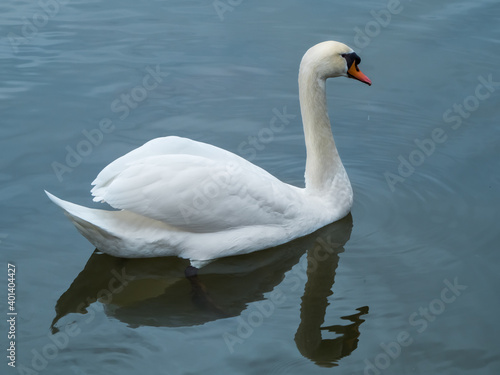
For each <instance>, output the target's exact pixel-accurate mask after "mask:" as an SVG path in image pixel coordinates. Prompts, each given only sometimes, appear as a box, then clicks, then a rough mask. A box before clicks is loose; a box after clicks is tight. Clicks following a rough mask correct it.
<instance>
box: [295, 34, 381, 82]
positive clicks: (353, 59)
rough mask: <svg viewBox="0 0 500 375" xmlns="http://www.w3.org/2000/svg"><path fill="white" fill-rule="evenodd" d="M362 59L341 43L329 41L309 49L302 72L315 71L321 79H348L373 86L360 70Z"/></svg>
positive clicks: (303, 61) (304, 58)
mask: <svg viewBox="0 0 500 375" xmlns="http://www.w3.org/2000/svg"><path fill="white" fill-rule="evenodd" d="M360 62H361V58H360V57H359V56H358V55H357V54H356V52H354V51H353V50H352V48H350V47H348V46H346V45H345V44H343V43H340V42H334V41H327V42H323V43H319V44H316V45H315V46H313V47H311V48H309V50H308V51H307V52H306V53H305V55H304V57H303V58H302V62H301V63H300V69H301V70H308V71H313V72H314V73H315V74H317V75H318V77H319V78H321V79H327V78H332V77H348V78H354V79H357V80H358V81H361V82H364V83H366V84H367V85H371V84H372V81H370V79H369V78H368V77H367V76H365V75H364V74H363V73H362V72H361V71H360V70H359V67H358V65H359V63H360Z"/></svg>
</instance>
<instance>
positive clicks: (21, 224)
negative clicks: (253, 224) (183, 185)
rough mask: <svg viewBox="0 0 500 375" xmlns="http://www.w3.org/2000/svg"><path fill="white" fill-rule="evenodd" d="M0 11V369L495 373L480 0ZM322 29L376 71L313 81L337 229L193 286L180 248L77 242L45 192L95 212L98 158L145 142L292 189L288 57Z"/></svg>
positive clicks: (493, 215)
mask: <svg viewBox="0 0 500 375" xmlns="http://www.w3.org/2000/svg"><path fill="white" fill-rule="evenodd" d="M214 4H215V5H214ZM0 8H1V13H0V14H1V16H0V19H1V23H0V25H1V26H0V30H1V34H2V37H3V39H2V44H1V48H0V58H1V67H2V69H1V70H0V77H1V83H0V97H1V100H0V108H1V114H2V126H1V129H0V143H1V146H0V149H1V152H2V157H1V160H0V166H1V170H0V180H1V194H0V200H1V210H2V216H1V224H2V225H1V232H0V236H1V238H0V240H1V243H0V246H1V249H2V264H3V265H2V269H3V273H4V274H3V276H2V278H3V280H4V281H3V282H2V285H3V286H2V292H1V293H0V295H1V296H2V298H1V301H2V311H3V314H4V316H3V318H2V321H3V323H2V324H1V330H2V332H0V336H1V337H2V339H1V340H0V342H1V343H2V350H3V351H4V354H5V352H8V353H9V350H8V349H9V346H10V345H11V344H10V341H11V340H9V339H8V338H7V334H8V329H10V328H9V327H10V326H12V324H11V323H6V320H7V319H8V318H9V317H11V316H8V315H7V312H8V310H7V308H8V306H9V305H8V304H7V301H8V299H7V293H8V292H7V285H8V282H7V276H8V274H7V263H12V264H14V265H15V267H16V305H15V307H16V312H18V315H17V316H16V320H15V322H16V324H15V326H14V329H15V334H16V338H15V340H14V341H15V355H16V357H15V365H16V368H12V367H9V365H8V363H9V362H10V361H11V360H9V359H8V358H6V357H5V355H4V356H3V360H2V362H3V363H1V364H0V366H1V368H2V369H1V373H2V374H52V375H56V374H64V375H68V374H70V375H71V374H79V375H83V374H86V375H91V374H120V375H128V374H134V375H135V374H160V373H161V374H172V375H174V374H371V375H378V374H454V375H455V374H471V375H478V374H495V375H496V374H498V373H500V339H499V336H500V329H499V328H500V327H499V323H498V316H497V315H498V312H499V309H500V295H499V293H498V287H499V283H500V276H499V266H498V265H499V264H500V255H499V252H498V250H499V248H498V244H499V242H500V236H499V224H498V223H499V221H500V214H499V203H500V198H499V183H500V178H499V170H500V168H499V167H500V158H499V153H500V146H499V145H500V142H499V141H498V139H499V138H498V134H499V130H500V125H499V121H498V119H499V118H500V117H499V100H500V73H499V71H498V67H499V66H500V5H499V3H498V1H495V0H474V1H472V0H458V1H442V0H438V1H433V2H423V1H416V0H414V1H409V0H406V1H404V0H401V2H398V1H397V0H388V1H385V0H383V1H381V0H372V1H358V2H350V3H346V2H345V1H326V0H321V1H320V0H318V1H315V2H314V3H313V2H305V1H298V0H287V1H284V0H277V1H272V2H269V1H263V0H260V1H245V0H241V1H240V0H238V1H237V0H234V1H233V0H231V1H230V0H221V1H216V2H214V1H213V0H209V1H199V0H195V1H189V2H187V1H178V0H177V1H175V0H170V1H151V2H134V1H116V0H110V1H102V0H92V1H90V0H88V1H82V0H78V1H57V0H42V1H40V2H28V1H24V0H20V1H15V2H14V1H10V2H5V4H2V5H1V6H0ZM329 39H334V40H339V41H342V42H344V43H346V44H348V45H350V46H351V47H353V48H354V49H355V50H356V51H357V52H358V54H359V55H360V56H361V58H362V63H361V69H362V70H363V72H364V73H365V74H366V75H367V76H368V77H370V78H371V80H372V81H373V86H371V87H368V86H366V85H363V84H361V83H360V82H356V81H353V80H347V79H335V80H330V81H329V82H328V100H329V108H330V116H331V119H332V127H333V131H334V135H335V139H336V142H337V145H338V147H339V151H340V153H341V156H342V159H343V161H344V164H345V166H346V169H347V171H348V174H349V176H350V179H351V182H352V185H353V189H354V194H355V200H354V207H353V210H352V216H349V217H347V218H345V219H344V220H342V221H341V222H339V223H335V224H332V225H330V226H327V227H325V228H323V229H322V230H320V231H318V232H316V233H314V234H312V235H310V236H307V237H305V238H302V239H299V240H296V241H294V242H292V243H290V244H286V245H283V246H280V247H278V248H275V249H270V250H266V251H262V252H258V253H255V254H252V255H248V256H243V257H236V258H228V259H223V260H220V261H218V262H215V263H213V264H211V265H209V266H207V267H206V268H205V269H202V270H201V272H200V275H199V276H198V279H194V280H192V281H191V282H190V281H188V280H187V279H185V278H184V274H183V272H184V268H185V267H186V261H184V260H180V259H170V258H166V259H153V260H125V259H118V258H113V257H109V256H106V255H103V254H101V253H99V252H96V253H94V248H93V247H92V245H91V244H89V243H88V242H87V241H86V240H85V239H84V238H83V237H82V236H80V235H79V233H78V232H77V231H76V230H75V229H74V227H73V226H72V224H71V223H70V222H69V221H68V220H67V219H66V218H65V217H64V215H63V214H62V212H61V210H60V209H59V208H58V207H56V206H55V205H53V204H52V203H51V202H50V201H49V200H48V199H47V197H46V196H45V194H44V193H43V189H47V190H49V191H50V192H52V193H54V194H56V195H58V196H60V197H61V198H63V199H67V200H70V201H73V202H76V203H79V204H84V205H93V206H96V204H92V203H91V199H90V193H89V188H90V182H91V181H92V180H93V178H94V177H95V176H96V175H97V173H98V172H99V171H100V170H101V169H102V168H103V167H104V166H105V165H107V164H108V163H109V162H110V161H112V160H114V159H115V158H116V157H118V156H120V155H122V154H124V153H126V152H128V151H130V150H131V149H133V148H135V147H138V146H140V145H141V144H143V143H144V142H145V141H147V140H149V139H152V138H155V137H159V136H165V135H179V136H185V137H189V138H192V139H195V140H200V141H204V142H207V143H211V144H214V145H217V146H220V147H223V148H225V149H228V150H230V151H233V152H235V153H239V154H240V155H242V156H243V157H246V158H248V159H250V160H251V161H252V162H254V163H256V164H258V165H259V166H261V167H263V168H265V169H266V170H268V171H269V172H271V173H272V174H274V175H276V176H277V177H279V178H280V179H282V180H283V181H286V182H288V183H291V184H296V185H299V186H303V174H304V164H305V147H304V140H303V132H302V125H301V120H300V111H299V102H298V92H297V72H298V66H299V62H300V59H301V57H302V54H303V53H304V52H305V51H306V50H307V49H308V48H309V47H310V46H312V45H314V44H315V43H318V42H320V41H323V40H329ZM148 75H149V76H150V77H153V79H154V80H151V79H150V78H146V77H148ZM277 111H278V112H279V113H283V112H286V113H287V115H288V116H289V117H288V119H289V121H288V122H286V123H284V126H283V127H282V130H280V131H274V132H271V133H270V132H269V129H270V121H271V120H272V119H273V117H274V116H276V112H277ZM294 116H295V117H294ZM263 129H267V130H263ZM264 136H265V137H264ZM89 137H90V138H92V137H93V138H92V139H93V140H94V143H90V141H88V138H89ZM249 137H257V140H258V141H259V142H258V144H257V145H256V146H254V147H251V148H250V147H248V146H246V144H245V143H244V142H248V140H249ZM266 137H267V138H266ZM6 349H7V350H6Z"/></svg>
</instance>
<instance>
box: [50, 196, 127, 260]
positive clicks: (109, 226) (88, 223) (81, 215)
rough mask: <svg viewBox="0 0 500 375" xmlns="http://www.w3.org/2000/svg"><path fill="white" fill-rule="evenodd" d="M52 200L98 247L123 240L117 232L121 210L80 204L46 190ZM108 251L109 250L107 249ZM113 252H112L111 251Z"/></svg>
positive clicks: (105, 246) (104, 246)
mask: <svg viewBox="0 0 500 375" xmlns="http://www.w3.org/2000/svg"><path fill="white" fill-rule="evenodd" d="M45 193H46V194H47V196H48V197H49V198H50V200H51V201H52V202H54V203H55V204H56V205H58V206H59V207H61V208H62V209H63V211H64V214H65V215H66V216H67V217H68V218H69V219H70V220H71V222H72V223H73V224H74V226H75V227H76V229H78V231H79V232H80V233H81V234H82V235H83V236H84V237H85V238H86V239H87V240H89V241H90V242H91V243H92V244H93V245H94V246H95V247H97V248H98V249H101V248H108V247H109V245H110V244H113V243H114V246H112V247H116V245H117V244H119V243H120V242H121V240H120V238H119V236H118V235H117V234H115V230H116V224H117V223H116V221H117V219H119V218H118V217H117V216H118V215H117V214H119V212H120V211H105V210H98V209H93V208H88V207H84V206H80V205H77V204H74V203H71V202H68V201H65V200H62V199H60V198H58V197H56V196H55V195H52V194H50V193H49V192H48V191H45ZM106 252H108V251H106ZM109 253H111V252H109Z"/></svg>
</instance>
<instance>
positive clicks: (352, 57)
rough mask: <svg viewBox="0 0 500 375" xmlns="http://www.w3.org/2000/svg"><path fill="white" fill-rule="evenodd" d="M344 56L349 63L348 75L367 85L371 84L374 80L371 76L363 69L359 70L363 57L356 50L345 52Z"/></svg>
mask: <svg viewBox="0 0 500 375" xmlns="http://www.w3.org/2000/svg"><path fill="white" fill-rule="evenodd" d="M342 57H343V58H344V59H345V61H346V63H347V77H349V78H354V79H357V80H358V81H361V82H363V83H366V84H367V85H369V86H371V84H372V81H371V80H370V78H368V77H367V76H365V75H364V74H363V72H361V70H359V68H358V65H359V63H360V62H361V57H359V56H358V55H357V54H356V53H355V52H351V53H344V54H342Z"/></svg>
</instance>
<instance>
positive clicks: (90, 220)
mask: <svg viewBox="0 0 500 375" xmlns="http://www.w3.org/2000/svg"><path fill="white" fill-rule="evenodd" d="M358 63H359V57H357V55H356V54H354V53H353V51H352V50H351V49H350V48H349V47H347V46H346V45H344V44H341V43H338V42H324V43H320V44H318V45H316V46H314V47H312V48H311V49H309V51H308V52H307V53H306V54H305V55H304V57H303V59H302V62H301V66H300V73H299V89H300V103H301V112H302V119H303V124H304V133H305V140H306V148H307V164H306V173H305V179H306V187H305V188H303V189H302V188H297V187H295V186H292V185H288V184H286V183H283V182H282V181H280V180H278V179H277V178H275V177H273V176H272V175H271V174H269V173H268V172H266V171H265V170H263V169H261V168H259V167H257V166H256V165H254V164H252V163H250V162H248V161H247V160H245V159H243V158H241V157H239V156H237V155H235V154H233V153H231V152H228V151H225V150H222V149H220V148H218V147H215V146H211V145H208V144H205V143H200V142H195V141H192V140H189V139H185V138H179V137H165V138H157V139H154V140H152V141H150V142H148V143H146V144H145V145H143V146H142V147H139V148H137V149H135V150H133V151H131V152H130V153H128V154H126V155H124V156H122V157H121V158H119V159H117V160H115V161H114V162H112V163H111V164H109V165H108V166H107V167H105V168H104V169H103V170H102V171H101V173H100V174H99V175H98V176H97V178H96V179H95V180H94V182H93V183H92V185H94V188H93V189H92V194H93V195H94V200H95V201H102V202H107V203H109V204H110V205H111V206H112V207H114V208H116V209H119V210H120V211H106V210H99V209H90V208H87V207H83V206H79V205H76V204H73V203H70V202H66V201H63V200H61V199H59V198H56V197H55V196H53V195H51V194H49V193H47V194H48V195H49V197H50V198H51V199H52V201H53V202H54V203H56V204H57V205H59V206H60V207H61V208H63V210H64V211H65V213H66V214H67V216H68V217H69V218H70V220H71V221H72V222H73V223H74V225H75V226H76V228H77V229H78V230H79V231H80V233H82V235H83V236H85V237H86V238H87V239H88V240H89V241H90V242H91V243H92V244H94V245H95V246H96V247H97V248H98V249H100V250H101V251H103V252H106V253H108V254H111V255H115V256H119V257H128V258H138V257H156V256H169V255H174V256H179V257H182V258H187V259H190V260H191V261H192V262H200V261H201V262H202V261H206V260H211V259H215V258H219V257H224V256H229V255H237V254H244V253H249V252H252V251H256V250H260V249H263V248H267V247H271V246H275V245H278V244H281V243H285V242H287V241H290V240H292V239H294V238H297V237H301V236H304V235H306V234H309V233H311V232H313V231H315V230H316V229H319V228H321V227H323V226H325V225H326V224H329V223H331V222H333V221H336V220H339V219H341V218H342V217H344V216H346V215H347V214H348V213H349V211H350V209H351V206H352V198H353V197H352V188H351V184H350V182H349V178H348V177H347V173H346V171H345V169H344V166H343V165H342V162H341V160H340V157H339V155H338V152H337V148H336V147H335V142H334V140H333V136H332V132H331V128H330V121H329V119H328V114H327V108H326V92H325V80H326V78H328V77H336V76H350V77H353V78H357V79H359V80H361V81H363V82H365V83H368V84H370V81H369V80H368V78H366V76H364V75H363V74H362V73H361V72H359V70H358V69H357V64H358ZM354 69H355V70H354Z"/></svg>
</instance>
